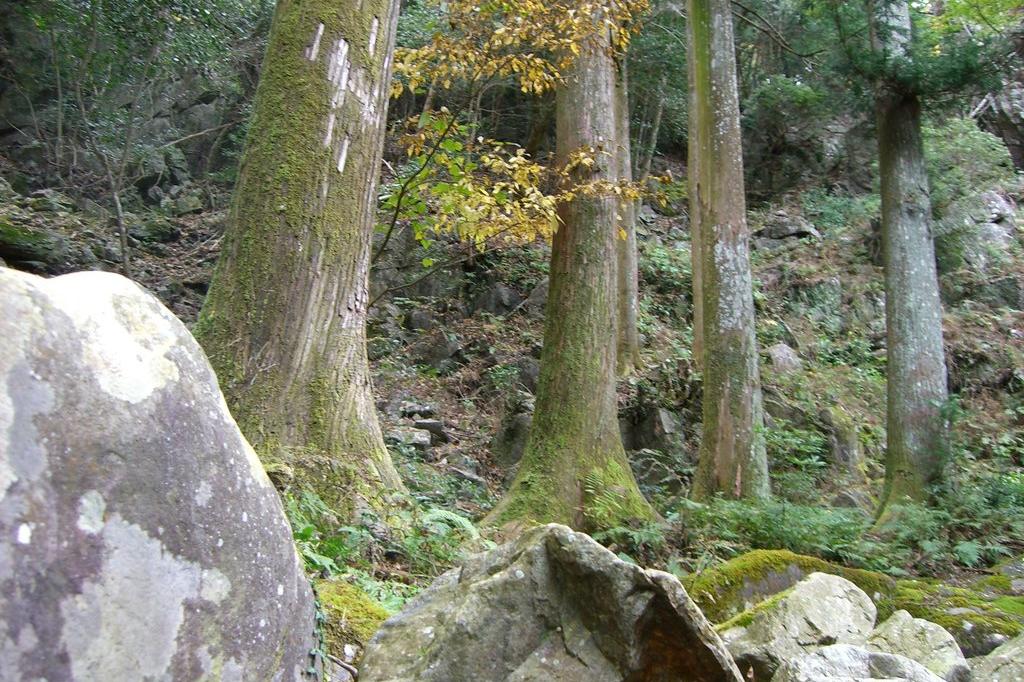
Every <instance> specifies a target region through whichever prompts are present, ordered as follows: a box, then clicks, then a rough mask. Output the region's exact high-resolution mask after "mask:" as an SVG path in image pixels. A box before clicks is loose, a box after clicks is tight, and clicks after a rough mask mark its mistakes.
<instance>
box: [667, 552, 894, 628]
mask: <svg viewBox="0 0 1024 682" xmlns="http://www.w3.org/2000/svg"><path fill="white" fill-rule="evenodd" d="M815 572H818V573H829V574H831V575H838V576H840V577H843V578H846V579H847V580H849V581H850V582H852V583H854V584H855V585H857V586H858V587H859V588H860V589H862V590H864V591H865V592H866V593H867V594H868V596H870V597H871V598H872V599H873V600H874V601H875V602H876V604H877V605H878V606H879V612H880V615H881V613H882V612H883V611H885V615H886V616H887V615H888V614H891V613H892V611H893V609H892V607H891V604H890V602H891V597H892V594H893V593H894V592H895V589H896V581H894V580H893V579H892V578H890V577H888V576H885V575H883V574H881V573H875V572H874V571H865V570H861V569H856V568H846V567H844V566H837V565H835V564H830V563H829V562H827V561H824V560H822V559H818V558H816V557H810V556H803V555H801V554H795V553H793V552H789V551H786V550H763V549H759V550H755V551H753V552H748V553H747V554H744V555H742V556H739V557H736V558H735V559H732V560H730V561H727V562H726V563H724V564H721V565H720V566H715V567H714V568H711V569H708V570H706V571H703V572H701V573H699V574H694V575H691V576H687V577H686V578H684V579H683V584H684V585H685V586H686V589H687V591H688V592H689V593H690V597H691V598H692V599H693V600H694V602H696V604H697V606H699V607H700V608H701V610H702V611H704V615H706V616H707V617H708V619H709V620H710V621H711V622H713V623H721V622H723V621H728V620H729V619H730V618H734V617H736V616H738V615H740V614H742V613H743V612H744V611H745V610H746V609H747V607H748V606H749V605H751V604H757V603H759V602H761V601H763V600H765V599H766V598H768V597H770V596H772V595H775V594H778V593H780V592H782V591H784V590H788V589H789V588H791V587H792V586H793V585H795V584H796V583H798V582H800V580H802V579H803V578H805V577H806V576H807V575H809V574H811V573H815Z"/></svg>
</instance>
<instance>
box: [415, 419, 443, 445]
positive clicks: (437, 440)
mask: <svg viewBox="0 0 1024 682" xmlns="http://www.w3.org/2000/svg"><path fill="white" fill-rule="evenodd" d="M414 425H415V427H416V428H417V429H420V430H422V431H426V432H427V433H429V434H430V444H431V445H443V444H444V443H451V442H452V437H451V434H449V433H448V432H447V431H445V429H444V422H442V421H441V420H440V419H417V420H416V422H415V424H414Z"/></svg>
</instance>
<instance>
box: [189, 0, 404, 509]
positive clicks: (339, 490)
mask: <svg viewBox="0 0 1024 682" xmlns="http://www.w3.org/2000/svg"><path fill="white" fill-rule="evenodd" d="M397 19H398V16H397V0H362V2H361V3H358V7H357V6H356V5H353V4H352V3H341V4H339V3H337V2H334V1H333V0H280V1H279V2H278V5H277V10H276V13H275V16H274V22H273V27H272V29H271V35H270V42H269V45H268V48H267V55H266V57H265V60H264V66H263V71H262V75H261V78H260V84H259V87H258V89H257V93H256V99H255V110H254V115H253V119H252V124H251V127H250V131H249V137H248V140H247V143H246V151H245V155H244V158H243V161H242V165H241V168H240V172H239V180H238V186H237V187H236V189H235V193H234V197H233V203H232V207H231V214H230V219H229V224H228V229H227V233H226V234H225V237H224V246H223V251H222V255H221V257H220V261H219V262H218V265H217V270H216V274H215V276H214V280H213V283H212V286H211V287H210V291H209V294H208V295H207V298H206V302H205V304H204V305H203V310H202V313H201V315H200V319H199V322H198V323H197V326H196V330H195V331H196V336H197V337H198V338H199V340H200V341H201V342H202V344H203V347H204V348H205V350H206V352H207V354H208V355H209V358H210V361H211V363H212V364H213V366H214V369H215V370H216V371H217V375H218V377H219V378H220V381H221V386H222V388H223V390H224V393H225V396H226V398H227V401H228V404H229V406H230V407H231V410H232V413H233V414H234V416H235V418H236V419H237V420H238V422H239V425H240V427H241V429H242V431H243V433H244V434H245V435H246V437H247V438H249V440H250V441H251V442H252V444H253V446H254V447H255V448H256V450H257V452H259V453H260V456H261V457H262V458H263V459H264V462H265V463H266V462H277V461H283V462H286V463H292V464H301V463H302V462H303V461H306V462H308V461H311V459H310V458H315V459H317V460H319V461H325V460H327V458H329V461H330V463H331V466H332V470H333V471H334V473H335V474H336V475H335V476H334V477H333V478H332V480H331V481H330V482H329V485H330V486H331V488H332V489H333V494H331V497H332V498H335V499H336V500H337V503H338V504H341V505H356V506H358V504H357V501H356V500H355V499H353V498H360V499H361V500H362V501H363V502H368V503H370V504H375V503H376V504H378V505H379V504H380V502H381V497H382V496H383V494H384V493H386V492H387V491H392V490H400V489H402V483H401V480H400V478H399V476H398V473H397V472H396V470H395V468H394V466H393V465H392V462H391V459H390V457H389V455H388V452H387V450H386V448H385V447H384V442H383V438H382V436H381V430H380V426H379V424H378V421H377V416H376V413H375V410H374V399H373V391H372V386H371V383H370V373H369V367H368V362H367V357H366V330H365V321H366V305H367V288H368V282H367V276H368V272H369V262H370V261H369V259H370V240H371V235H372V230H373V223H374V209H375V205H376V196H377V192H376V190H377V177H378V171H379V165H380V160H381V153H382V148H383V132H384V125H385V120H386V112H387V98H388V90H389V83H390V73H391V57H392V52H393V47H394V40H395V28H396V25H397ZM317 476H320V477H321V479H322V475H321V472H319V471H318V472H317ZM324 499H325V500H327V497H325V498H324ZM339 511H349V512H350V511H352V508H349V509H347V510H339Z"/></svg>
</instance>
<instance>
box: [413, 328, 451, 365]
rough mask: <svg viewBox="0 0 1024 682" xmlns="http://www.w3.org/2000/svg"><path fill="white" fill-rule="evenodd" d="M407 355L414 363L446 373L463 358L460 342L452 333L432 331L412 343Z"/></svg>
mask: <svg viewBox="0 0 1024 682" xmlns="http://www.w3.org/2000/svg"><path fill="white" fill-rule="evenodd" d="M409 355H410V357H411V358H412V361H413V362H414V363H416V364H418V365H426V366H428V367H432V368H434V369H435V370H437V371H438V372H440V373H442V374H447V373H449V372H452V371H454V370H455V369H456V368H458V366H459V365H460V364H461V362H462V360H463V358H462V343H461V342H460V341H459V339H458V337H456V336H455V335H454V334H445V333H442V332H434V333H432V334H430V335H428V336H427V338H425V339H423V340H422V341H418V342H417V343H415V344H413V345H412V346H411V347H410V348H409Z"/></svg>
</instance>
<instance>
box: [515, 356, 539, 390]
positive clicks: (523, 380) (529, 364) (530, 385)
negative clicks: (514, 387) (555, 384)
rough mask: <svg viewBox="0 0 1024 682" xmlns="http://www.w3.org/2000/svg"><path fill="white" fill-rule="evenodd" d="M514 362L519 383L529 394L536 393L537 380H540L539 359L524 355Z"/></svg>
mask: <svg viewBox="0 0 1024 682" xmlns="http://www.w3.org/2000/svg"><path fill="white" fill-rule="evenodd" d="M515 364H516V369H518V370H519V385H520V386H522V387H523V388H524V389H526V390H527V391H528V392H529V393H530V394H536V393H537V382H538V381H539V380H540V361H538V360H537V359H536V358H532V357H529V356H524V357H521V358H519V359H518V360H516V363H515Z"/></svg>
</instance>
